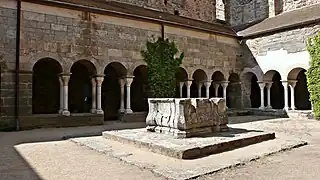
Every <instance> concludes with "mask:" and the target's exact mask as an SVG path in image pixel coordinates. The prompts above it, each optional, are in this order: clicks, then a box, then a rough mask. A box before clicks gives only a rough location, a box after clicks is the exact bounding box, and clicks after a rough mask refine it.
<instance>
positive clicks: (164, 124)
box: [146, 98, 228, 138]
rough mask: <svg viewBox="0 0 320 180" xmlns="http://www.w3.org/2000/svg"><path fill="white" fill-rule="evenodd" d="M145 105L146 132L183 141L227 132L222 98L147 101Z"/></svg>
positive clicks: (151, 99) (225, 113) (226, 119)
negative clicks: (146, 109)
mask: <svg viewBox="0 0 320 180" xmlns="http://www.w3.org/2000/svg"><path fill="white" fill-rule="evenodd" d="M148 102H149V113H148V116H147V118H146V124H147V130H148V131H151V132H157V133H164V134H169V135H173V136H174V137H177V138H186V137H194V136H200V135H205V134H211V133H214V132H221V131H224V130H227V129H228V127H227V124H228V117H227V111H226V110H227V108H226V101H225V99H223V98H211V99H209V98H150V99H148Z"/></svg>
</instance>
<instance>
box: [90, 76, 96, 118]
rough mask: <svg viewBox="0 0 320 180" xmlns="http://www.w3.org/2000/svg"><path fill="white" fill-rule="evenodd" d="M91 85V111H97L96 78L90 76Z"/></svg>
mask: <svg viewBox="0 0 320 180" xmlns="http://www.w3.org/2000/svg"><path fill="white" fill-rule="evenodd" d="M91 86H92V105H91V110H90V111H91V113H96V111H97V82H96V78H95V77H92V78H91Z"/></svg>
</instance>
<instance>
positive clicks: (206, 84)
mask: <svg viewBox="0 0 320 180" xmlns="http://www.w3.org/2000/svg"><path fill="white" fill-rule="evenodd" d="M211 82H212V81H207V82H205V83H204V85H205V86H206V97H207V98H210V86H211Z"/></svg>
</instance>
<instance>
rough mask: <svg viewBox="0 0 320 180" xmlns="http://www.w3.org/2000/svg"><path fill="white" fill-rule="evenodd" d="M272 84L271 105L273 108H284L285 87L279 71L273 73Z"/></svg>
mask: <svg viewBox="0 0 320 180" xmlns="http://www.w3.org/2000/svg"><path fill="white" fill-rule="evenodd" d="M272 81H273V83H272V86H271V90H270V91H271V92H270V93H271V106H272V108H273V109H283V108H284V87H283V85H282V82H281V76H280V74H279V73H278V72H276V73H275V74H274V75H273V78H272Z"/></svg>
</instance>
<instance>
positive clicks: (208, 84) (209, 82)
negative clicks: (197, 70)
mask: <svg viewBox="0 0 320 180" xmlns="http://www.w3.org/2000/svg"><path fill="white" fill-rule="evenodd" d="M203 83H204V86H205V87H210V86H211V83H212V80H207V81H203Z"/></svg>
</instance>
